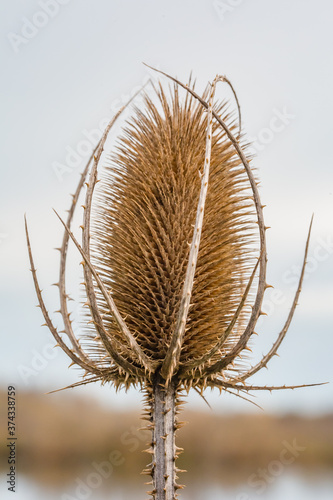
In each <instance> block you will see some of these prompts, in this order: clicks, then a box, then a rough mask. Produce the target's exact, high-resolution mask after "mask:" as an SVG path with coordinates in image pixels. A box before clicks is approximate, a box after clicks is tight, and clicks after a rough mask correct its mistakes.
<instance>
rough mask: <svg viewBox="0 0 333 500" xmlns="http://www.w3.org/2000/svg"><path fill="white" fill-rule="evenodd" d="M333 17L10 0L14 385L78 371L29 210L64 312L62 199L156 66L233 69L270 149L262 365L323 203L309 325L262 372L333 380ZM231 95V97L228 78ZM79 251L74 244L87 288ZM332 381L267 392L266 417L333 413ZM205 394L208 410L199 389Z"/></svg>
mask: <svg viewBox="0 0 333 500" xmlns="http://www.w3.org/2000/svg"><path fill="white" fill-rule="evenodd" d="M3 4H4V2H3ZM3 10H4V7H3ZM332 16H333V5H332V2H330V1H329V0H319V1H317V2H313V1H308V0H294V1H293V2H290V1H288V0H271V1H269V2H267V0H266V1H265V0H243V1H242V0H225V1H219V2H218V1H213V0H205V1H204V0H187V1H185V0H177V1H175V0H169V1H168V2H161V1H148V0H140V1H137V0H128V1H120V0H113V1H112V2H110V1H108V0H100V1H98V2H93V1H87V0H80V1H77V0H52V1H51V0H49V1H47V0H45V1H43V0H40V1H37V0H36V1H35V0H24V1H23V0H15V1H12V2H6V4H5V11H4V12H3V13H2V15H1V21H0V23H1V33H2V38H1V40H2V43H1V59H2V64H1V67H2V78H1V82H0V85H1V96H2V113H1V116H2V128H1V140H2V162H1V167H0V168H1V219H0V255H1V261H0V262H1V357H2V359H1V373H0V383H1V385H2V386H3V388H5V387H6V386H7V385H9V384H15V385H17V387H18V390H19V391H20V390H22V391H23V390H27V389H37V390H39V391H43V392H46V391H49V390H52V389H56V388H59V387H61V386H63V385H65V384H68V383H71V382H74V381H77V380H78V372H77V371H76V370H75V369H70V370H68V369H67V366H68V361H67V359H66V357H65V355H64V354H63V353H62V352H57V351H52V352H51V351H50V349H49V348H50V346H51V345H52V344H53V340H52V337H51V334H50V333H49V332H48V331H47V329H46V328H41V327H40V324H41V323H43V320H42V317H41V313H40V310H39V309H36V308H35V307H34V306H35V304H36V298H35V294H34V290H33V284H32V279H31V276H30V273H29V263H28V257H27V251H26V246H25V240H24V226H23V214H24V213H25V212H26V213H27V215H28V220H29V225H30V228H31V238H32V243H33V249H34V253H35V258H36V262H37V267H38V271H39V278H40V281H41V284H42V287H43V288H44V290H45V298H46V301H47V304H48V307H49V310H50V311H53V310H55V309H57V308H58V307H57V297H56V290H55V288H54V287H53V288H52V287H51V286H50V285H51V283H54V282H55V281H57V273H58V258H59V257H58V255H57V254H56V252H55V251H54V250H53V248H54V247H57V246H59V243H60V241H61V228H60V227H59V222H58V221H57V219H56V217H55V215H54V213H53V212H52V208H53V207H54V208H56V209H58V210H59V211H60V212H61V213H62V214H63V213H64V210H65V209H66V208H68V205H69V203H70V197H69V194H70V193H71V192H73V190H74V189H75V186H76V183H77V182H78V178H79V177H78V176H79V172H80V171H81V170H82V168H83V167H84V160H85V158H86V155H87V152H88V149H87V140H88V141H89V138H90V140H91V141H92V142H94V140H95V139H94V137H95V135H96V134H95V132H96V129H98V128H99V127H100V126H101V125H102V123H103V122H104V121H105V119H106V118H108V117H110V116H111V115H112V112H113V111H114V110H116V109H118V108H119V106H120V104H121V103H123V102H125V101H126V100H127V98H128V97H129V96H130V95H132V94H133V92H135V89H137V88H138V87H139V86H141V85H142V84H143V83H145V82H146V81H147V79H148V77H149V76H151V73H150V72H148V71H147V68H146V67H145V66H143V65H142V61H145V62H147V63H148V64H151V65H153V66H155V67H158V68H160V69H162V70H164V71H166V72H169V73H170V74H172V75H175V76H177V77H179V78H180V79H181V80H183V81H186V80H187V79H188V76H189V74H190V72H191V71H193V75H194V76H195V77H196V78H197V82H198V83H197V88H198V89H199V90H201V89H203V88H204V86H205V84H206V82H207V81H209V80H210V81H211V80H212V79H213V78H214V76H215V75H216V74H217V73H220V74H225V75H227V76H228V77H229V79H230V80H231V81H232V83H233V85H234V87H235V89H236V90H237V92H238V97H239V100H240V103H241V107H242V114H243V120H244V129H245V130H246V131H247V133H248V137H249V138H251V139H252V140H253V141H254V144H255V146H254V147H255V151H256V154H257V157H256V160H255V162H254V164H255V166H256V167H257V169H258V175H259V177H260V179H261V187H260V189H261V195H262V200H263V202H264V203H265V204H266V205H267V208H266V209H265V216H266V223H267V225H269V226H271V229H270V230H269V231H268V233H267V237H268V251H269V260H268V278H269V283H271V284H272V285H274V286H275V290H277V294H276V295H271V294H272V292H270V293H267V299H266V301H265V307H266V310H267V312H269V316H268V318H265V320H263V321H262V322H261V324H260V325H259V326H258V329H257V331H258V333H259V334H260V335H259V336H258V337H256V339H255V345H256V348H255V349H254V353H253V358H254V359H257V358H258V356H259V355H260V354H261V353H262V352H265V351H266V350H267V349H268V348H269V347H270V345H271V343H272V342H273V339H274V338H275V336H276V335H277V333H278V332H279V328H281V326H282V325H283V322H284V320H285V318H286V316H287V314H288V309H289V305H290V303H291V300H292V292H293V291H294V290H295V283H296V277H297V272H298V266H299V265H300V264H301V262H302V257H303V252H304V244H305V239H306V233H307V228H308V224H309V221H310V217H311V214H312V213H313V212H314V213H315V219H314V227H313V236H312V240H311V246H310V254H309V270H308V273H307V275H306V279H305V282H304V286H303V292H302V295H301V299H300V305H299V307H298V309H297V312H296V315H295V319H294V322H293V324H292V326H291V328H290V332H289V333H288V335H287V338H286V340H285V342H284V344H283V346H282V348H281V350H280V357H279V358H277V357H276V358H274V359H273V360H272V361H271V363H270V365H269V370H268V371H265V373H263V374H259V375H257V376H256V377H254V378H253V381H255V382H256V383H260V384H263V383H269V384H275V385H280V384H284V383H290V384H293V383H296V384H298V383H312V382H326V381H331V380H332V373H333V368H332V365H333V363H332V352H333V328H332V327H333V308H332V304H333V287H332V276H333V228H332V220H333V218H332V215H333V169H332V156H331V152H330V146H331V141H332V125H331V123H332V88H333V65H332V55H331V52H332V46H333V33H332ZM217 97H218V98H220V99H222V98H225V97H226V98H229V97H231V96H230V93H229V91H228V89H226V88H225V87H223V86H220V87H219V89H218V91H217ZM82 141H85V142H84V143H83V142H82ZM76 222H77V224H76V226H78V225H79V223H80V222H79V220H77V221H76ZM79 261H80V259H79V257H78V255H77V254H76V253H75V252H74V251H73V252H71V254H70V266H71V274H70V277H69V284H70V286H71V288H72V289H73V293H74V295H75V294H76V290H77V284H76V278H78V268H79V266H78V263H79ZM273 293H274V292H273ZM55 318H56V319H55V321H56V323H57V324H58V325H60V318H59V317H57V315H56V316H55ZM55 352H57V354H55V355H54V353H55ZM50 353H51V354H50ZM51 356H53V357H51ZM24 374H25V375H24ZM332 387H333V386H332V383H331V384H329V385H326V386H323V387H317V388H310V389H302V390H299V391H293V392H291V391H289V392H283V393H282V392H279V393H274V394H272V395H270V394H267V395H266V394H264V393H260V394H257V397H256V401H257V402H258V403H259V404H261V405H262V406H263V407H264V408H265V410H266V411H276V412H281V411H295V412H299V413H303V414H307V413H309V412H310V413H311V412H327V411H332V410H333V397H332V396H333V388H332ZM77 391H78V393H80V394H82V395H87V396H90V397H91V396H94V395H96V397H98V398H100V400H101V401H106V402H108V403H110V404H112V405H113V407H115V408H117V407H118V408H123V407H124V405H125V406H126V405H130V406H131V405H138V404H139V400H140V398H141V395H140V394H138V393H137V392H135V391H130V392H129V393H128V394H127V395H125V394H121V395H119V394H117V395H116V394H115V392H114V391H113V390H110V389H109V388H103V389H100V388H99V387H97V386H91V387H89V388H88V387H87V388H81V389H78V390H77ZM50 397H51V396H50ZM208 399H209V401H210V402H211V403H212V405H213V407H214V408H215V409H221V411H228V410H232V411H249V410H250V409H251V408H250V406H249V405H248V404H246V403H244V402H242V401H240V400H238V399H236V398H234V399H232V398H230V397H228V396H222V397H219V396H218V395H217V394H215V393H213V394H212V395H211V394H210V393H208ZM192 404H193V405H197V406H199V407H201V408H203V407H204V404H203V403H202V401H201V400H199V398H198V397H196V396H193V398H192Z"/></svg>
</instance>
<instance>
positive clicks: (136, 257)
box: [26, 72, 312, 500]
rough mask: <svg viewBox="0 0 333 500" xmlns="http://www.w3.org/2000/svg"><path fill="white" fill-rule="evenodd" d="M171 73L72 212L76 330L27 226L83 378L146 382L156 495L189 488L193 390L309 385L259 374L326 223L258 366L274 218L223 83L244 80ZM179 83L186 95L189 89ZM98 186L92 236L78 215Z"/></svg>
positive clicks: (92, 169) (90, 216) (88, 174)
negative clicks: (220, 99) (81, 312)
mask: <svg viewBox="0 0 333 500" xmlns="http://www.w3.org/2000/svg"><path fill="white" fill-rule="evenodd" d="M160 73H161V72H160ZM163 74H164V73H163ZM164 75H165V76H167V77H168V78H170V79H171V80H173V82H174V83H173V87H172V88H171V90H170V94H171V97H170V96H168V95H167V92H165V91H164V89H163V87H162V85H161V84H159V85H158V86H157V87H155V100H154V99H153V98H150V97H148V95H147V94H145V99H144V109H136V110H135V114H134V116H133V117H132V118H131V119H130V120H129V122H128V123H127V126H126V128H125V130H124V131H123V132H122V135H121V137H120V138H119V140H118V144H117V147H115V150H114V152H113V153H112V156H109V157H108V161H107V162H106V165H105V168H104V175H103V176H102V179H101V184H100V185H99V187H98V189H96V184H97V182H98V180H97V174H98V166H99V163H100V159H101V155H102V152H103V148H104V144H105V141H106V139H107V137H108V134H109V132H110V129H111V127H112V126H113V124H114V123H115V121H116V120H117V118H118V117H119V115H120V114H121V113H122V111H123V109H124V108H122V109H121V110H120V111H119V112H118V113H117V114H116V115H115V116H114V118H113V119H112V120H111V122H110V123H109V125H108V126H107V128H106V130H105V132H104V134H103V137H102V138H101V140H100V142H99V144H98V145H97V147H96V149H95V151H94V152H93V154H92V156H91V158H90V160H89V162H88V164H87V166H86V168H85V170H84V172H83V173H82V175H81V179H80V182H79V185H78V187H77V190H76V192H75V194H74V195H73V201H72V205H71V207H70V210H69V213H68V217H67V221H66V222H63V221H62V220H61V219H60V220H61V222H62V224H63V225H64V230H65V231H64V237H63V241H62V245H61V248H60V249H59V250H60V276H59V283H58V287H59V293H60V312H61V315H62V318H63V323H64V331H63V332H59V331H58V330H57V329H56V328H55V327H54V325H53V322H52V320H51V318H50V316H49V314H48V312H47V309H46V306H45V303H44V300H43V298H42V293H41V290H40V287H39V284H38V280H37V275H36V269H35V266H34V261H33V257H32V253H31V246H30V241H29V235H28V230H27V229H26V234H27V244H28V249H29V257H30V263H31V270H32V275H33V279H34V284H35V288H36V292H37V296H38V300H39V305H40V307H41V310H42V313H43V315H44V318H45V324H46V325H47V326H48V328H49V329H50V331H51V333H52V334H53V336H54V338H55V340H56V342H57V345H58V346H60V347H61V348H62V349H63V351H64V352H65V353H66V354H67V355H68V356H69V357H70V358H71V360H72V364H75V365H78V366H79V367H81V368H82V369H83V370H84V374H83V380H81V381H79V382H77V383H75V384H73V385H72V386H70V387H75V386H78V385H83V384H88V383H91V382H96V381H99V382H101V383H103V384H104V383H106V382H110V383H112V384H114V386H116V387H117V388H119V387H125V388H128V387H130V386H131V385H134V386H139V387H140V388H141V389H143V390H144V391H145V403H146V411H145V415H144V418H146V419H147V420H148V424H147V428H148V429H150V430H151V431H152V441H151V447H150V448H149V449H148V450H147V451H148V452H149V453H150V454H151V457H152V460H151V463H150V464H149V465H148V466H147V469H146V470H145V471H144V473H145V474H148V475H151V477H152V480H151V483H150V484H151V491H150V495H152V497H153V498H155V499H157V500H173V499H174V498H176V492H177V489H179V488H182V486H181V485H179V484H177V481H176V480H177V474H178V473H179V470H178V469H177V467H176V464H175V462H176V459H177V456H178V455H179V452H180V451H181V450H180V449H179V448H177V446H176V445H175V432H176V431H177V429H179V428H180V427H181V426H182V423H181V422H179V421H178V418H177V414H178V413H179V411H180V408H181V406H182V403H183V402H182V401H181V400H180V394H181V392H182V391H184V390H185V391H189V390H190V389H191V388H193V389H195V390H196V391H198V392H199V393H200V394H202V393H203V391H204V389H206V388H207V387H217V388H219V389H220V391H225V392H227V393H231V394H235V395H236V396H239V397H242V398H245V399H247V398H246V397H245V395H246V394H247V393H251V392H252V391H260V390H268V391H272V390H278V389H293V388H295V387H304V386H280V387H279V386H278V387H270V386H265V387H260V386H256V385H251V384H248V383H247V382H246V381H247V380H248V379H249V377H251V376H252V375H253V374H255V373H256V372H258V371H259V370H261V369H262V368H263V367H266V365H267V363H268V362H269V361H270V359H272V357H273V356H274V355H275V354H276V352H277V350H278V348H279V346H280V344H281V342H282V340H283V339H284V337H285V335H286V333H287V330H288V328H289V325H290V322H291V320H292V317H293V314H294V312H295V308H296V305H297V301H298V298H299V295H300V292H301V287H302V281H303V277H304V270H305V265H306V257H307V252H308V247H309V238H310V231H311V225H312V221H311V224H310V229H309V234H308V237H307V241H306V246H305V255H304V260H303V265H302V271H301V275H300V279H299V284H298V287H297V290H296V293H295V298H294V300H293V303H292V305H291V309H290V312H289V315H288V318H287V320H286V323H285V325H284V326H283V328H282V330H281V331H280V333H279V334H278V336H277V339H276V341H275V342H274V344H273V346H272V348H271V349H270V351H269V352H268V353H267V354H266V355H265V356H264V357H263V358H262V360H261V361H260V362H259V363H257V364H256V365H254V366H251V367H249V366H248V356H247V353H248V351H249V350H251V349H250V347H249V345H248V344H249V340H250V339H251V337H252V336H253V334H254V333H255V326H256V323H257V320H258V318H259V316H260V315H261V314H263V312H262V310H261V307H262V302H263V297H264V293H265V290H266V289H267V288H268V286H269V285H267V283H266V262H267V257H266V237H265V233H266V229H267V228H266V227H265V225H264V217H263V205H262V204H261V201H260V197H259V192H258V186H257V181H256V178H255V175H254V173H253V171H252V169H251V167H250V162H251V160H250V158H249V155H248V154H247V146H246V142H245V138H244V137H243V136H242V133H241V124H240V111H239V106H238V111H239V114H238V117H239V118H238V120H236V119H235V118H233V116H232V114H231V113H229V112H228V109H227V103H223V104H217V103H214V93H215V88H216V85H217V83H218V82H226V83H227V84H229V85H230V86H231V84H230V82H229V81H228V80H227V78H226V77H220V76H217V77H216V78H215V79H214V81H213V82H212V84H209V85H208V87H207V89H206V90H205V92H204V93H203V95H202V96H199V95H198V94H197V93H196V92H195V90H194V85H192V84H191V83H189V84H188V85H184V84H182V83H181V82H179V81H178V80H176V79H175V78H172V77H170V76H168V75H166V74H164ZM179 87H182V88H183V89H185V91H186V95H185V98H184V99H181V98H180V96H179ZM231 89H232V91H233V92H234V89H233V87H232V86H231ZM234 95H235V96H236V94H235V92H234ZM236 100H237V97H236ZM237 105H238V100H237ZM85 184H86V186H87V190H86V195H85V202H84V205H83V208H84V217H83V225H82V226H81V227H82V243H81V244H80V243H79V242H78V241H77V239H76V238H75V236H74V234H73V233H72V230H71V223H72V219H73V215H74V210H75V207H76V205H77V203H78V200H79V196H80V193H81V191H82V190H83V187H84V185H85ZM95 190H96V193H95ZM94 195H95V196H94ZM92 208H93V213H92ZM58 217H59V216H58ZM59 218H60V217H59ZM69 240H72V241H73V243H74V244H75V246H76V247H77V249H78V251H79V252H80V254H81V256H82V258H83V273H84V285H85V289H86V296H87V302H86V306H87V308H88V309H87V317H86V318H85V320H86V321H85V323H86V328H85V331H84V335H83V336H82V338H80V339H77V338H76V337H75V335H74V332H73V328H72V321H71V319H70V313H69V309H68V294H67V290H66V282H65V277H66V261H67V250H68V244H69ZM258 243H259V245H258ZM256 246H259V248H257V249H256ZM61 333H63V334H64V335H61ZM244 354H245V356H244Z"/></svg>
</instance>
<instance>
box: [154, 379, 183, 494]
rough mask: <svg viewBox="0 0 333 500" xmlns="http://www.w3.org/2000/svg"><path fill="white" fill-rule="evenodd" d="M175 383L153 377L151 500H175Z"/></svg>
mask: <svg viewBox="0 0 333 500" xmlns="http://www.w3.org/2000/svg"><path fill="white" fill-rule="evenodd" d="M175 408H176V381H175V380H171V381H170V382H169V383H168V385H165V380H164V379H163V378H162V377H161V376H160V375H159V374H156V376H155V379H154V382H153V392H152V399H151V420H152V450H153V460H152V478H153V491H152V492H151V494H152V496H153V498H154V500H174V499H175V498H176V497H175V493H176V488H177V485H176V466H175V460H176V447H175V430H176V422H175V416H176V409H175Z"/></svg>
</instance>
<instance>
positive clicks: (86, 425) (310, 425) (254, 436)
mask: <svg viewBox="0 0 333 500" xmlns="http://www.w3.org/2000/svg"><path fill="white" fill-rule="evenodd" d="M5 399H6V395H5V394H4V393H1V400H2V401H5ZM17 404H18V408H17V411H18V416H17V428H18V460H19V472H20V473H22V474H26V475H29V476H30V477H31V478H33V479H35V480H37V481H39V482H43V483H45V484H53V485H54V486H56V485H57V483H60V482H61V484H62V485H64V484H66V483H67V482H68V483H70V482H71V481H73V478H75V477H77V476H84V474H86V473H89V472H91V467H92V463H93V462H94V461H95V462H101V461H105V460H108V457H109V456H110V453H111V452H113V451H115V450H117V451H118V452H119V454H118V456H119V457H121V459H120V460H119V462H121V463H120V464H119V465H116V466H115V467H114V473H113V475H112V478H113V480H116V479H117V478H120V477H121V476H126V477H127V478H128V480H131V478H133V481H137V479H138V477H140V476H139V475H140V472H141V471H142V469H143V468H144V467H145V465H146V463H147V455H146V454H144V453H142V451H143V450H144V449H146V448H147V443H148V441H149V439H150V434H149V433H147V432H143V431H139V430H138V429H139V428H140V427H142V426H143V422H142V421H141V420H140V413H139V412H137V413H135V412H127V413H120V412H117V411H116V410H114V411H113V410H109V409H106V408H105V407H101V405H100V403H99V402H97V401H95V400H91V399H85V398H80V397H77V396H75V395H74V393H61V394H51V395H45V394H36V393H28V392H27V393H21V394H20V395H19V397H18V398H17ZM2 407H3V408H5V405H2ZM183 417H184V418H183V420H185V421H189V423H188V424H187V425H185V426H184V427H183V429H182V430H181V431H180V433H179V442H178V445H179V446H182V447H183V448H184V449H185V452H184V454H183V455H182V456H181V458H180V459H179V466H180V467H181V468H184V469H187V470H189V471H190V473H187V474H186V476H187V477H188V478H189V476H190V474H191V476H192V477H193V478H195V477H199V476H200V480H201V481H202V483H205V482H208V481H214V482H219V483H221V484H227V483H235V484H236V483H241V482H244V481H246V480H247V479H248V477H249V475H250V474H253V473H254V472H256V470H257V469H258V467H267V465H268V464H269V462H270V461H272V460H277V459H278V458H279V454H280V452H281V450H282V449H283V448H284V444H283V443H284V442H285V441H287V442H288V443H290V444H292V443H293V441H294V440H296V442H297V445H299V446H303V447H306V449H305V450H304V451H302V452H301V453H300V454H299V456H298V457H297V460H295V463H294V464H293V465H291V466H290V467H297V468H298V470H300V471H301V472H304V473H307V474H309V473H313V474H317V473H319V472H322V471H325V470H327V471H329V470H331V471H332V469H333V415H327V416H323V417H318V418H302V417H300V416H292V415H290V416H284V417H276V416H269V415H267V414H265V413H260V412H259V411H258V414H255V415H254V414H251V415H244V414H243V415H228V416H223V415H221V414H216V412H215V413H213V412H211V413H210V412H209V411H208V409H207V411H202V412H199V411H192V410H187V411H184V415H183ZM0 425H1V428H2V429H5V428H6V415H5V413H2V414H1V421H0ZM6 445H7V442H6V434H5V433H3V434H2V435H1V441H0V455H1V469H2V471H4V470H6V468H7V463H6V462H7V447H6ZM288 467H289V466H288Z"/></svg>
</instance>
